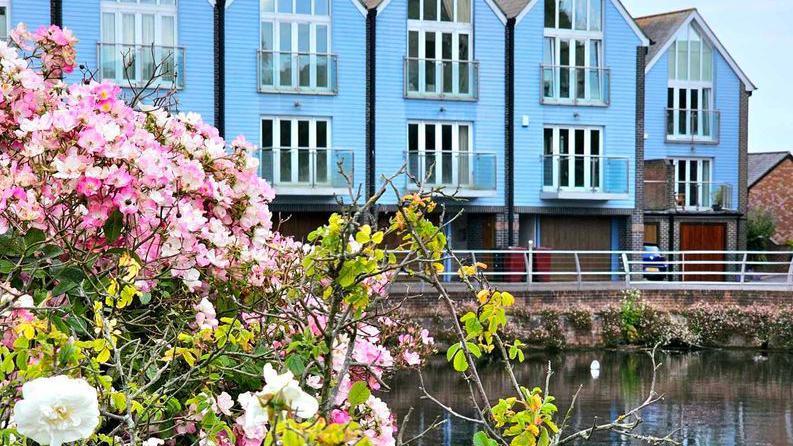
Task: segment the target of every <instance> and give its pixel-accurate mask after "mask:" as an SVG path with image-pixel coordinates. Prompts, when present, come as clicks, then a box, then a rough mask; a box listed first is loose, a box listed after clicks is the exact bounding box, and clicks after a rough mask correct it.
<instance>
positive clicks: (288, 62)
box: [258, 50, 339, 94]
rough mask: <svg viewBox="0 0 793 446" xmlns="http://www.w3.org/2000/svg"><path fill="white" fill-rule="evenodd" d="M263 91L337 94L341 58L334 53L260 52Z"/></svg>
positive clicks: (260, 82)
mask: <svg viewBox="0 0 793 446" xmlns="http://www.w3.org/2000/svg"><path fill="white" fill-rule="evenodd" d="M258 66H259V67H258V70H259V71H258V73H259V74H258V77H259V82H258V85H259V91H260V92H263V93H296V94H337V93H338V91H339V83H338V59H337V57H336V55H335V54H330V53H301V52H281V51H264V50H259V51H258Z"/></svg>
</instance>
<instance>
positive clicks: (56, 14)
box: [50, 0, 63, 28]
mask: <svg viewBox="0 0 793 446" xmlns="http://www.w3.org/2000/svg"><path fill="white" fill-rule="evenodd" d="M50 23H52V24H53V25H56V26H59V27H61V28H63V0H50Z"/></svg>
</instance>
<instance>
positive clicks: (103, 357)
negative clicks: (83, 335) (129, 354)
mask: <svg viewBox="0 0 793 446" xmlns="http://www.w3.org/2000/svg"><path fill="white" fill-rule="evenodd" d="M109 359H110V350H108V349H104V350H102V351H101V352H99V354H98V355H96V360H97V362H99V363H100V364H104V363H106V362H107V361H108V360H109Z"/></svg>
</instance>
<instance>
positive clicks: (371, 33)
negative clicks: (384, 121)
mask: <svg viewBox="0 0 793 446" xmlns="http://www.w3.org/2000/svg"><path fill="white" fill-rule="evenodd" d="M376 51H377V8H372V9H368V10H367V11H366V129H365V132H366V177H365V184H364V185H365V190H366V198H367V200H368V199H369V198H371V197H372V196H374V194H375V170H376V165H375V159H376V158H375V153H376V145H377V144H376V141H375V136H376V133H375V119H376V113H375V111H376V108H377V107H376V103H375V102H376V95H375V92H376V90H375V86H376V81H375V75H376V73H377V72H376V66H375V63H376V62H377V56H376Z"/></svg>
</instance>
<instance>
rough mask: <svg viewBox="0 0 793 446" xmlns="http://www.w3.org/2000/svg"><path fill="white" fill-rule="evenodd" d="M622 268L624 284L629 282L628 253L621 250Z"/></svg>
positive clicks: (629, 266)
mask: <svg viewBox="0 0 793 446" xmlns="http://www.w3.org/2000/svg"><path fill="white" fill-rule="evenodd" d="M622 268H623V269H624V271H625V285H630V284H631V265H630V263H628V254H627V253H626V252H624V251H623V252H622Z"/></svg>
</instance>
